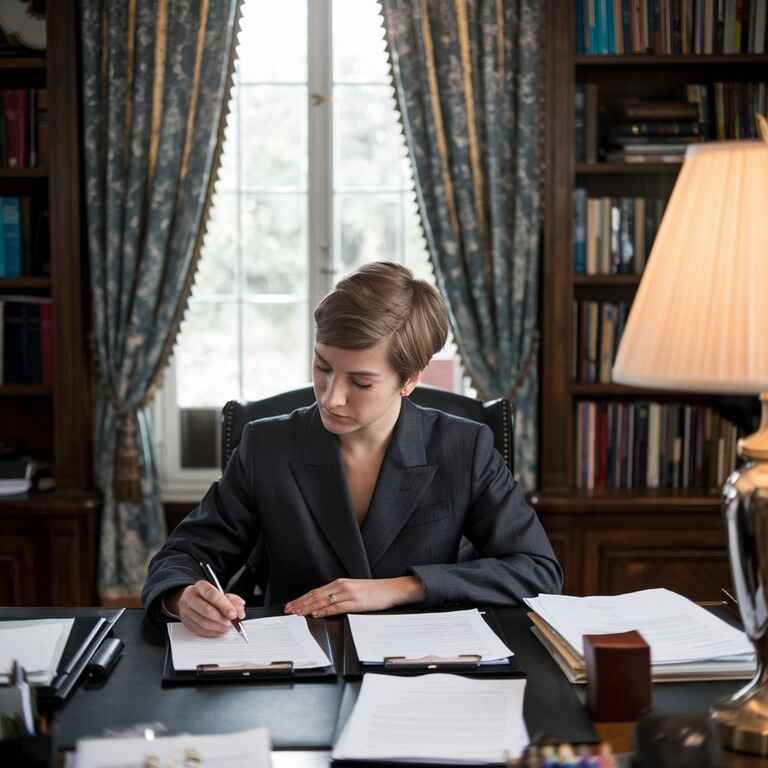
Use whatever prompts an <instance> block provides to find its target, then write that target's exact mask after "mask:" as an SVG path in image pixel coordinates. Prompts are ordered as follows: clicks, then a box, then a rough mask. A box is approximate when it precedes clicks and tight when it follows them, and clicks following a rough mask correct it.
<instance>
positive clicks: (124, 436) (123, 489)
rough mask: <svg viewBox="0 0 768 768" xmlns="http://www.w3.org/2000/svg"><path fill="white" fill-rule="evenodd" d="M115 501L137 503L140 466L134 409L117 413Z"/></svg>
mask: <svg viewBox="0 0 768 768" xmlns="http://www.w3.org/2000/svg"><path fill="white" fill-rule="evenodd" d="M114 490H115V501H118V502H120V501H123V502H130V503H134V504H139V503H141V501H142V500H143V498H144V497H143V494H142V492H141V468H140V467H139V449H138V443H137V441H136V414H135V412H134V411H127V412H126V411H122V412H121V411H118V413H117V455H116V466H115V489H114Z"/></svg>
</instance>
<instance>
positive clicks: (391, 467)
mask: <svg viewBox="0 0 768 768" xmlns="http://www.w3.org/2000/svg"><path fill="white" fill-rule="evenodd" d="M436 471H437V466H435V465H432V464H427V460H426V453H425V451H424V435H423V431H422V424H421V415H420V414H419V412H418V411H417V410H416V409H415V408H414V407H413V405H412V404H411V402H410V400H407V399H406V400H404V401H403V406H402V408H401V410H400V418H399V419H398V422H397V424H396V425H395V431H394V434H393V435H392V439H391V441H390V443H389V446H388V448H387V452H386V454H385V455H384V460H383V461H382V463H381V469H380V470H379V479H378V481H377V482H376V490H375V491H374V494H373V498H372V499H371V504H370V507H369V509H368V514H367V515H366V516H365V520H364V521H363V526H362V535H363V543H364V544H365V550H366V552H367V553H368V563H369V566H370V568H374V567H375V566H376V563H377V562H378V561H379V560H380V559H381V557H382V555H383V554H384V553H385V552H386V551H387V550H388V549H389V547H390V546H391V545H392V542H393V541H394V540H395V539H396V538H397V536H398V534H399V533H400V531H401V530H402V529H403V527H404V526H405V524H406V523H407V522H408V520H409V519H410V517H411V515H412V514H413V511H414V509H415V508H416V505H417V504H418V503H419V499H420V498H421V496H422V494H423V493H424V491H425V490H426V489H427V487H428V486H429V484H430V483H431V482H432V478H433V477H434V476H435V472H436Z"/></svg>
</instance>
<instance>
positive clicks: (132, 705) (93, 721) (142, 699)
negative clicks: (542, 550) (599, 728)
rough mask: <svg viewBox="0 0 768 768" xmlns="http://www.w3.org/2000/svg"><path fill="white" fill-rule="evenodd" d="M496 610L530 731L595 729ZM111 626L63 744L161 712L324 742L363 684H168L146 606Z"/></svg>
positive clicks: (563, 734)
mask: <svg viewBox="0 0 768 768" xmlns="http://www.w3.org/2000/svg"><path fill="white" fill-rule="evenodd" d="M94 613H96V614H98V613H99V609H92V608H78V609H71V610H67V609H54V608H28V609H21V608H0V620H1V619H11V618H45V617H51V616H72V615H93V614H94ZM496 613H497V616H498V617H499V619H500V622H501V624H502V626H503V628H504V631H505V634H506V637H507V640H508V643H509V645H510V646H511V647H512V649H513V650H514V651H515V653H516V654H517V657H518V660H519V662H520V666H521V667H522V668H523V669H524V670H525V671H526V673H527V675H528V684H527V686H526V697H525V704H524V712H525V718H526V723H527V725H528V730H529V732H530V734H531V736H534V735H535V734H537V733H539V732H544V733H547V734H549V735H551V736H553V737H555V738H557V739H558V740H562V741H575V742H577V741H583V740H585V738H586V737H585V734H589V733H592V734H593V738H594V737H595V734H594V731H592V728H591V723H590V720H589V717H588V715H587V713H586V712H585V711H584V709H583V708H582V707H581V706H580V704H579V703H578V699H577V695H576V692H575V687H574V686H571V685H570V684H569V683H568V681H567V680H566V679H565V677H564V676H563V675H562V673H561V672H560V670H559V668H558V667H557V665H556V664H555V662H554V661H553V660H552V659H551V658H550V656H549V654H548V652H547V651H546V649H545V648H544V647H543V646H542V645H541V644H540V643H539V641H538V640H537V639H536V638H535V637H534V636H533V634H532V633H531V631H530V628H529V627H530V624H529V621H528V619H527V617H526V616H525V612H524V610H523V609H517V608H513V609H503V610H497V611H496ZM258 615H260V612H259V611H249V617H250V618H253V617H255V616H258ZM261 615H263V612H262V613H261ZM328 623H329V633H330V635H331V639H332V641H333V643H334V652H335V655H336V658H337V668H339V669H340V664H338V661H339V660H340V659H341V654H340V653H339V651H340V650H341V649H340V643H341V639H342V632H341V629H342V623H341V621H340V620H339V619H333V620H331V621H329V622H328ZM115 635H116V636H118V637H120V638H121V639H122V640H123V641H124V642H125V645H126V648H125V652H124V655H123V658H122V659H121V660H120V662H119V663H118V665H117V667H116V668H115V670H114V672H113V673H112V676H111V678H110V679H109V681H108V682H107V683H106V685H105V686H104V687H102V688H97V689H88V688H85V687H80V688H79V689H78V690H76V691H75V692H74V694H73V695H72V697H71V699H70V700H69V701H68V702H67V703H66V705H65V706H64V708H63V709H62V710H61V711H59V712H57V714H56V716H55V718H54V727H53V733H54V739H55V742H56V745H57V747H58V748H59V749H70V748H72V747H73V746H74V744H75V742H76V741H77V739H79V738H81V737H84V736H98V735H103V732H104V730H105V729H121V728H129V727H131V726H134V725H136V724H138V723H157V722H159V723H162V724H163V725H164V726H165V727H166V728H167V730H168V733H169V734H173V733H180V732H188V733H226V732H231V731H237V730H241V729H245V728H254V727H258V726H265V727H267V728H268V729H269V731H270V734H271V737H272V743H273V747H274V748H275V749H277V750H302V751H304V750H328V749H329V748H330V747H331V745H332V744H333V741H334V734H335V732H336V730H337V728H338V727H340V724H343V722H345V721H346V717H347V715H348V713H349V711H350V710H351V705H352V704H353V702H354V699H355V698H356V694H357V690H358V689H359V688H358V686H359V684H352V683H350V684H346V685H345V683H344V682H343V681H342V680H341V679H339V680H338V681H336V682H333V681H331V682H327V683H311V682H308V683H296V684H293V685H292V684H256V685H253V684H246V685H232V684H226V685H205V686H198V687H176V688H162V687H161V684H160V675H161V670H162V663H163V654H164V646H163V644H162V642H161V637H162V635H160V634H159V633H152V632H147V631H146V627H145V626H144V625H143V613H142V611H140V610H138V609H129V610H126V612H125V614H124V615H123V616H122V618H121V619H120V621H119V622H118V623H117V625H116V627H115ZM740 685H741V683H739V682H716V683H715V682H713V683H689V684H662V685H656V686H654V708H655V710H656V711H657V712H659V713H665V714H666V713H675V712H706V711H707V709H708V707H709V705H710V704H711V703H713V702H714V701H716V700H717V699H719V698H721V697H723V696H726V695H729V694H730V693H732V692H733V691H734V690H736V688H737V687H739V686H740ZM342 698H343V705H342ZM340 711H341V716H340V717H339V714H340ZM337 719H338V720H339V724H337ZM326 759H327V758H326Z"/></svg>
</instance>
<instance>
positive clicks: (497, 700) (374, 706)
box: [332, 674, 528, 764]
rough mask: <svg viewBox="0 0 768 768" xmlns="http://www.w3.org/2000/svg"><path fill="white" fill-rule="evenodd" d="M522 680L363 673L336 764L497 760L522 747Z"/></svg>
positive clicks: (525, 734) (335, 755)
mask: <svg viewBox="0 0 768 768" xmlns="http://www.w3.org/2000/svg"><path fill="white" fill-rule="evenodd" d="M524 694H525V680H520V679H506V680H474V679H470V678H465V677H460V676H459V675H444V674H432V675H419V676H417V677H396V676H392V675H376V674H368V675H365V677H364V678H363V683H362V687H361V689H360V696H359V697H358V699H357V702H356V704H355V708H354V710H353V711H352V715H351V716H350V718H349V720H348V721H347V724H346V726H345V727H344V730H343V732H342V734H341V737H340V738H339V741H338V742H337V744H336V746H335V748H334V750H333V754H332V758H333V759H336V760H391V761H414V762H440V763H457V764H461V763H501V762H504V761H505V760H506V759H507V758H516V757H519V756H520V754H521V753H522V750H523V749H524V747H525V746H526V745H527V744H528V731H527V730H526V727H525V721H524V720H523V697H524Z"/></svg>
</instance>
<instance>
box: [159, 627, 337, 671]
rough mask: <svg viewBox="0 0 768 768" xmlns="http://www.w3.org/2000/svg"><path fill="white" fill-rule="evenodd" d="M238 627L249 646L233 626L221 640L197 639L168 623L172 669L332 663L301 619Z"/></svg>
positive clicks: (302, 666)
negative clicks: (280, 662)
mask: <svg viewBox="0 0 768 768" xmlns="http://www.w3.org/2000/svg"><path fill="white" fill-rule="evenodd" d="M241 624H242V626H243V628H244V629H245V631H246V633H247V634H248V639H249V642H248V643H245V642H243V638H242V637H240V635H239V634H238V633H237V631H236V630H235V628H234V627H233V628H232V629H230V630H229V632H228V633H227V634H225V635H222V636H220V637H199V636H198V635H195V634H193V633H192V632H190V631H189V630H188V629H187V628H186V627H185V626H184V625H183V624H179V623H173V624H168V636H169V637H170V640H171V654H172V658H173V667H174V669H176V670H191V669H197V667H198V666H200V665H204V664H217V665H219V666H220V667H236V666H246V665H261V664H271V663H272V662H274V661H292V662H293V667H294V669H314V668H315V667H328V666H330V664H331V661H330V659H329V658H328V657H327V656H326V655H325V652H324V651H323V649H322V648H321V647H320V646H319V645H318V643H317V640H315V638H314V637H312V633H311V632H310V631H309V627H308V626H307V620H306V619H305V618H304V617H303V616H293V615H292V616H271V617H268V618H264V619H249V620H248V621H243V622H241Z"/></svg>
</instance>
